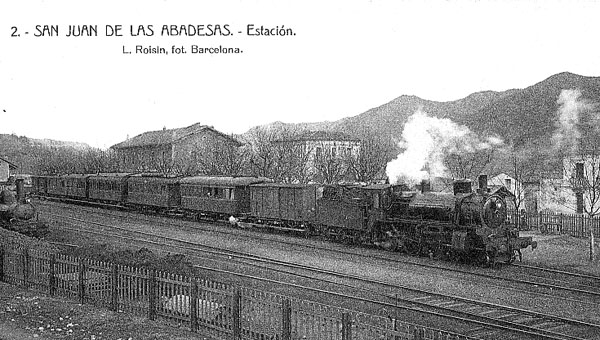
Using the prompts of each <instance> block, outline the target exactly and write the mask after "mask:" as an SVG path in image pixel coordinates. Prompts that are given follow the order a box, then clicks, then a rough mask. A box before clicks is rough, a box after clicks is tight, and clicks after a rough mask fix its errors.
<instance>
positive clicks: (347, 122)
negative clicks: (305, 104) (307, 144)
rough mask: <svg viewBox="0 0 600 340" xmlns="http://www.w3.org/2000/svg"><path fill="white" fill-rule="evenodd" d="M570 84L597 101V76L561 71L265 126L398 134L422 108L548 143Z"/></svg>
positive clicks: (487, 131)
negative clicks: (524, 81)
mask: <svg viewBox="0 0 600 340" xmlns="http://www.w3.org/2000/svg"><path fill="white" fill-rule="evenodd" d="M568 89H577V90H579V91H580V92H581V99H584V100H586V101H588V102H590V103H600V77H586V76H581V75H577V74H573V73H568V72H563V73H559V74H556V75H553V76H551V77H549V78H547V79H545V80H543V81H540V82H539V83H537V84H534V85H531V86H529V87H526V88H524V89H511V90H506V91H502V92H496V91H483V92H477V93H473V94H471V95H469V96H467V97H465V98H462V99H459V100H455V101H448V102H438V101H431V100H426V99H422V98H419V97H416V96H408V95H402V96H400V97H398V98H396V99H394V100H392V101H390V102H388V103H385V104H383V105H380V106H378V107H375V108H372V109H370V110H368V111H366V112H363V113H361V114H358V115H356V116H353V117H347V118H343V119H340V120H337V121H333V122H314V123H299V124H285V123H281V122H275V123H272V124H269V126H276V127H284V126H293V127H295V128H299V129H302V130H329V131H341V132H346V133H350V134H353V133H355V132H358V131H361V130H364V129H365V128H367V129H369V130H371V131H372V132H375V133H377V134H380V135H382V136H391V137H395V138H398V137H399V136H401V134H402V130H403V128H404V124H405V123H406V121H407V120H408V118H409V117H410V116H411V115H412V114H413V113H415V112H416V111H417V110H418V109H419V108H421V109H422V110H423V111H425V112H426V113H427V114H428V115H429V116H433V117H437V118H449V119H451V120H453V121H454V122H456V123H458V124H461V125H465V126H467V127H468V128H469V129H471V130H472V131H474V132H476V133H478V134H481V135H495V136H499V137H500V138H502V139H503V140H504V142H505V143H507V144H514V145H517V146H519V145H525V144H527V143H534V144H538V145H546V144H548V143H550V142H551V139H552V135H553V133H554V132H555V131H556V128H557V125H556V121H557V119H558V109H559V106H560V104H559V103H558V102H557V100H558V98H559V96H560V93H561V91H562V90H568ZM263 127H264V126H263ZM257 128H258V127H257ZM251 130H252V129H251ZM548 145H549V144H548Z"/></svg>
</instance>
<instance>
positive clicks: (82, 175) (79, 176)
mask: <svg viewBox="0 0 600 340" xmlns="http://www.w3.org/2000/svg"><path fill="white" fill-rule="evenodd" d="M90 176H91V175H90V174H68V175H62V176H57V177H60V178H88V177H90Z"/></svg>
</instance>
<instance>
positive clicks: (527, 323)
mask: <svg viewBox="0 0 600 340" xmlns="http://www.w3.org/2000/svg"><path fill="white" fill-rule="evenodd" d="M57 217H58V216H57ZM59 217H60V218H65V216H59ZM66 218H68V219H70V220H72V221H77V223H80V224H93V225H94V226H96V227H102V228H106V229H113V230H118V233H119V234H120V235H117V234H114V235H112V237H120V238H124V237H125V236H123V235H122V234H123V233H132V234H135V235H137V237H128V239H129V241H132V240H138V241H139V236H140V235H141V236H144V237H150V238H153V237H159V239H160V241H159V242H156V244H157V246H161V245H162V247H164V246H165V243H169V246H170V247H177V248H178V249H188V250H190V249H191V250H194V249H195V250H199V249H198V248H200V247H201V248H202V251H203V252H206V251H207V249H208V250H210V251H211V252H216V253H219V252H220V253H221V254H222V255H223V256H226V257H227V258H228V259H231V258H232V257H235V258H236V259H244V260H247V261H257V262H260V263H263V264H268V265H269V266H273V265H276V266H281V267H285V268H288V270H289V269H292V270H293V272H289V271H288V272H286V274H288V275H292V276H296V277H300V276H304V277H305V278H314V277H315V274H319V275H328V276H330V277H334V278H335V279H321V280H322V281H325V280H329V283H330V284H332V285H337V286H339V285H340V282H339V280H343V281H344V282H345V283H343V284H342V285H343V287H345V289H350V288H353V287H356V286H357V285H361V286H363V287H367V286H373V287H379V290H378V294H379V296H380V300H379V302H378V303H382V304H387V305H392V306H396V307H398V305H399V304H402V305H403V308H413V310H414V311H419V312H421V313H429V314H432V315H433V314H435V315H438V316H444V317H447V318H453V319H455V320H461V321H463V322H466V321H468V322H469V323H471V326H470V327H469V328H468V329H463V330H462V331H461V334H465V335H469V336H473V337H476V338H482V339H496V338H499V337H500V336H502V338H514V339H525V338H532V339H533V338H547V339H592V338H596V337H598V336H599V335H600V326H599V325H595V324H591V323H586V322H581V321H577V320H572V319H568V318H561V317H558V316H553V315H548V314H543V313H537V312H533V311H528V310H523V309H517V308H512V307H506V306H501V305H498V304H491V303H485V302H480V301H475V300H471V299H465V298H461V297H456V296H449V295H445V294H439V293H436V292H431V291H426V290H421V289H414V288H410V287H406V286H401V285H393V284H390V283H387V282H380V281H374V280H370V279H365V278H362V277H358V276H355V275H348V274H342V273H339V272H333V271H326V270H323V269H320V268H315V267H310V266H303V265H297V264H293V263H288V262H284V261H279V260H276V259H270V258H265V257H259V256H255V255H252V256H249V255H248V254H240V253H237V252H234V251H231V250H228V251H223V250H222V249H216V248H214V247H211V246H208V245H200V244H195V243H191V242H186V241H184V240H176V239H172V238H168V237H164V236H157V235H155V234H149V233H144V232H140V231H132V230H128V229H127V228H119V227H115V226H110V225H106V224H102V223H97V222H90V221H85V220H81V219H77V218H73V217H66ZM96 229H97V228H96ZM84 232H88V233H96V234H98V235H104V236H106V235H107V231H106V230H105V231H97V230H87V231H84ZM171 249H172V248H171ZM272 270H278V271H279V272H281V271H282V270H281V269H272ZM299 271H300V272H301V271H305V272H306V273H305V274H300V273H299ZM372 289H373V288H371V290H368V293H370V294H373V293H374V290H372ZM390 290H393V291H395V292H396V294H394V295H393V296H391V295H389V294H387V295H386V294H381V291H390ZM321 291H322V292H323V293H324V292H327V293H329V294H336V293H335V292H331V291H324V290H321ZM337 294H339V292H338V293H337ZM348 298H357V297H356V296H353V297H350V296H348ZM381 298H383V299H384V300H383V301H382V300H381ZM364 300H365V299H364V298H363V301H364ZM390 300H392V301H394V303H393V304H390V303H389V302H385V301H390ZM510 334H512V335H510Z"/></svg>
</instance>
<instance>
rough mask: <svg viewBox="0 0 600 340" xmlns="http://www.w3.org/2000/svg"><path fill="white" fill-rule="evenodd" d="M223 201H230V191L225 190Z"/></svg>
mask: <svg viewBox="0 0 600 340" xmlns="http://www.w3.org/2000/svg"><path fill="white" fill-rule="evenodd" d="M225 199H226V200H229V199H231V189H229V188H225Z"/></svg>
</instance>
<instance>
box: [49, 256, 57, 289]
mask: <svg viewBox="0 0 600 340" xmlns="http://www.w3.org/2000/svg"><path fill="white" fill-rule="evenodd" d="M56 281H57V280H56V255H55V254H50V277H49V278H48V285H49V289H48V290H49V292H50V296H54V295H56V286H57V284H56V283H57V282H56Z"/></svg>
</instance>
